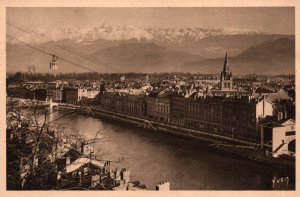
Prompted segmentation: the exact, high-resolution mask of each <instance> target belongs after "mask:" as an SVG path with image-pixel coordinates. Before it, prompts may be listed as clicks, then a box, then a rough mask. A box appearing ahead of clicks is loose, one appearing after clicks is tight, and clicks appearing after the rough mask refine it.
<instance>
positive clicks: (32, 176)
mask: <svg viewBox="0 0 300 197" xmlns="http://www.w3.org/2000/svg"><path fill="white" fill-rule="evenodd" d="M31 102H33V103H34V104H35V105H34V108H33V109H31V110H28V111H27V113H25V112H24V111H22V110H20V108H19V107H14V108H13V110H12V111H11V112H8V114H7V189H17V190H18V189H26V190H27V189H28V190H29V189H30V190H31V189H38V190H41V189H42V190H45V189H55V188H56V189H57V188H58V187H57V183H56V176H57V169H56V163H55V161H56V159H57V156H58V155H57V154H58V144H59V143H60V142H61V141H62V140H63V139H64V138H70V135H72V136H73V137H74V140H75V142H76V143H75V144H72V146H71V147H70V148H74V149H78V148H79V146H80V145H81V144H82V143H84V144H90V145H92V146H94V145H95V144H96V143H99V142H102V141H103V140H104V138H103V133H102V132H101V131H100V130H98V131H97V132H96V135H95V137H94V138H92V139H88V140H87V139H84V138H83V137H82V136H80V135H78V133H79V132H78V131H74V133H72V134H66V133H64V128H63V127H60V126H55V125H53V123H54V122H56V121H58V120H60V119H63V118H65V117H66V116H70V115H72V114H75V113H77V112H78V111H85V112H89V111H90V109H87V108H86V107H83V106H79V107H77V108H75V109H74V110H71V111H69V112H67V113H64V114H62V115H60V116H57V117H56V118H55V119H53V120H51V121H49V120H48V119H47V117H48V116H49V115H51V114H54V113H57V111H53V110H47V109H46V110H42V109H40V108H39V106H40V105H39V104H40V102H39V100H38V101H37V102H34V101H31ZM90 157H91V155H90ZM95 159H96V157H95Z"/></svg>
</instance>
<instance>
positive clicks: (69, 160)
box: [66, 157, 71, 165]
mask: <svg viewBox="0 0 300 197" xmlns="http://www.w3.org/2000/svg"><path fill="white" fill-rule="evenodd" d="M70 163H71V158H70V157H66V165H69V164H70Z"/></svg>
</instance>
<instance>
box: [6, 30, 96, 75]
mask: <svg viewBox="0 0 300 197" xmlns="http://www.w3.org/2000/svg"><path fill="white" fill-rule="evenodd" d="M6 35H7V37H8V38H9V39H11V40H16V41H17V42H19V43H21V44H24V45H26V46H28V47H30V48H32V49H35V50H37V51H39V52H41V53H43V54H46V55H50V56H53V54H51V53H48V52H46V51H44V50H42V49H40V48H38V47H35V46H33V45H31V44H29V43H26V42H24V41H21V40H19V39H18V38H15V37H13V36H11V35H9V34H6ZM59 59H60V60H62V61H64V62H66V63H69V64H71V65H73V66H77V67H80V68H83V69H85V70H88V71H90V72H96V73H97V71H95V70H93V69H90V68H87V67H85V66H82V65H80V64H77V63H74V62H72V61H69V60H67V59H64V58H62V57H59Z"/></svg>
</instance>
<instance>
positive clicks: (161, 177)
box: [50, 109, 295, 190]
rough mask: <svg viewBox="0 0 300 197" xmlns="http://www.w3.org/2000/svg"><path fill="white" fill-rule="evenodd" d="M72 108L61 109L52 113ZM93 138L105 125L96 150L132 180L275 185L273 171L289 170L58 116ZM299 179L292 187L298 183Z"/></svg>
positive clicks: (182, 185) (198, 185) (187, 185)
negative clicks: (101, 139) (126, 168)
mask: <svg viewBox="0 0 300 197" xmlns="http://www.w3.org/2000/svg"><path fill="white" fill-rule="evenodd" d="M66 113H68V110H66V109H60V110H59V111H57V112H56V113H54V114H53V115H52V117H50V119H55V118H57V117H59V116H62V115H63V114H66ZM55 124H56V125H59V126H63V127H64V128H65V129H66V130H69V131H71V130H79V132H80V134H81V135H83V136H85V137H86V138H93V137H94V136H95V134H96V133H97V131H98V130H99V129H100V130H101V131H102V133H103V136H104V137H105V140H104V141H103V142H101V143H100V144H97V145H96V147H95V150H97V151H99V153H100V154H101V155H103V156H102V157H103V158H105V159H110V160H112V161H120V163H116V165H119V167H128V168H129V169H130V172H131V180H132V181H134V180H139V181H140V182H141V183H142V184H145V185H146V186H147V188H148V189H151V190H152V189H155V185H156V184H157V183H159V182H160V181H169V182H170V184H171V189H172V190H270V189H271V187H272V178H273V176H274V175H277V176H287V175H288V174H289V173H288V172H284V171H281V170H278V169H276V168H274V167H270V166H267V165H264V164H261V163H257V162H254V161H250V160H247V159H242V158H239V157H236V156H233V155H230V154H228V153H224V152H220V151H216V150H213V149H211V148H209V147H207V144H205V143H200V142H194V141H191V140H187V139H182V138H181V137H176V136H171V135H166V134H163V133H160V132H155V131H149V130H145V129H144V128H139V127H133V126H130V125H127V124H124V123H118V122H114V121H108V120H104V119H101V118H96V117H91V116H87V115H81V114H73V115H69V116H66V117H64V118H62V119H60V120H58V121H56V122H55ZM294 187H295V186H294V183H292V184H291V189H294Z"/></svg>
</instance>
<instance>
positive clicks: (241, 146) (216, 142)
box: [59, 104, 295, 171]
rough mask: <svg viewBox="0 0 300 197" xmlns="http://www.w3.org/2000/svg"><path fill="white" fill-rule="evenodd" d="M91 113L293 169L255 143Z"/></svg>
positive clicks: (290, 161)
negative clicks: (268, 154)
mask: <svg viewBox="0 0 300 197" xmlns="http://www.w3.org/2000/svg"><path fill="white" fill-rule="evenodd" d="M59 107H62V108H66V109H75V108H78V106H76V105H72V104H59ZM90 109H91V111H92V114H93V115H94V116H96V117H101V118H105V119H109V120H113V121H119V122H123V123H126V124H130V125H133V126H138V127H143V128H144V129H147V130H148V131H150V132H151V131H158V132H162V133H166V134H168V135H170V134H171V135H175V136H180V137H184V138H187V139H191V140H194V141H198V142H202V143H203V142H205V143H207V145H208V146H209V147H211V148H212V149H215V150H218V151H225V152H226V153H228V154H231V155H234V156H238V157H241V158H246V159H249V160H252V161H255V162H259V163H262V164H266V165H272V166H275V167H277V168H283V169H289V170H293V171H294V170H295V160H293V159H287V158H272V157H267V156H266V155H265V153H264V152H262V151H261V150H260V149H259V148H256V147H258V146H259V144H257V143H253V142H245V141H242V140H237V139H232V138H229V137H225V136H219V135H215V134H210V133H205V132H201V131H197V130H193V129H188V128H184V127H178V126H174V125H170V124H166V123H161V122H155V121H150V120H147V119H143V118H137V117H133V116H128V115H123V114H118V113H114V112H110V111H105V110H102V109H100V108H99V107H96V106H91V107H90ZM80 112H82V113H84V114H86V111H84V110H81V111H80Z"/></svg>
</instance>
